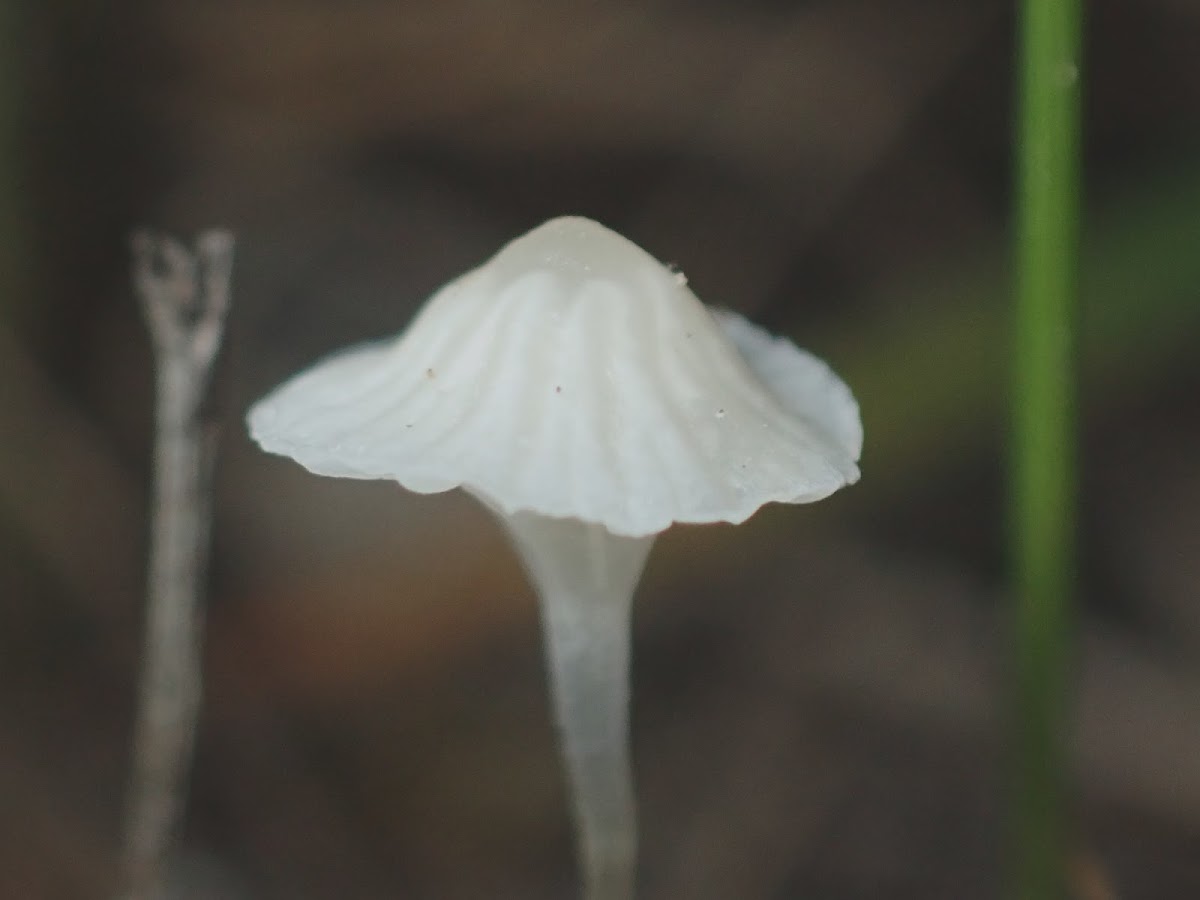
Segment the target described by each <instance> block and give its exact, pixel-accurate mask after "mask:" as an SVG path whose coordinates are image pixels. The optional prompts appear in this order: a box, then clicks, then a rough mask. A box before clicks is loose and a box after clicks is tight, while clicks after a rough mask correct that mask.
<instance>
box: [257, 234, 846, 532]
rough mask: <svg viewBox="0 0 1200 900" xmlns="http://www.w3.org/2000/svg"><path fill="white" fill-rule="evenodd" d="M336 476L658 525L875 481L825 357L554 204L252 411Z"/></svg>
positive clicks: (718, 517) (640, 528)
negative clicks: (863, 469) (382, 331)
mask: <svg viewBox="0 0 1200 900" xmlns="http://www.w3.org/2000/svg"><path fill="white" fill-rule="evenodd" d="M249 425H250V433H251V435H252V437H253V438H254V439H255V440H256V441H257V442H258V443H259V444H260V445H261V446H262V448H263V449H264V450H267V451H268V452H271V453H277V454H281V455H284V456H290V457H291V458H293V459H295V460H296V461H297V462H299V463H300V464H301V465H303V466H304V467H305V468H307V469H309V470H310V471H312V472H315V473H317V474H320V475H332V476H341V477H349V478H383V479H391V480H394V481H397V482H399V483H400V484H402V485H403V486H404V487H406V488H408V489H409V490H412V491H416V492H419V493H434V492H438V491H446V490H450V489H451V488H455V487H463V488H465V489H466V490H468V491H470V492H472V493H474V494H476V495H478V496H479V497H480V498H481V499H482V500H484V502H486V503H487V504H488V505H489V506H491V507H493V508H495V509H498V510H499V511H500V512H502V513H506V514H513V513H517V512H532V513H537V514H541V515H545V516H552V517H563V518H576V519H581V520H583V521H587V522H596V523H600V524H602V525H604V526H605V527H606V528H607V529H608V530H609V531H611V532H613V533H614V534H620V535H627V536H643V535H649V534H653V533H656V532H659V531H662V530H664V529H666V528H667V527H668V526H669V525H670V524H671V523H672V522H716V521H726V522H735V523H736V522H741V521H744V520H745V519H747V518H748V517H749V516H750V515H752V514H753V513H754V512H755V510H757V509H758V508H759V507H760V506H762V505H763V504H764V503H769V502H772V501H778V502H783V503H807V502H810V501H814V500H820V499H821V498H823V497H826V496H828V495H829V494H831V493H833V492H834V491H836V490H837V489H838V488H840V487H842V486H843V485H846V484H851V483H853V482H855V481H857V480H858V477H859V472H858V467H857V465H856V463H857V461H858V457H859V453H860V451H861V449H862V425H861V423H860V420H859V413H858V405H857V404H856V403H855V401H854V398H853V396H852V395H851V393H850V390H849V388H847V387H846V385H845V384H844V383H842V381H841V380H839V379H838V377H837V376H836V375H834V374H833V372H832V371H830V369H829V367H828V366H826V365H825V363H823V362H821V361H820V360H819V359H817V358H816V357H814V356H812V355H811V354H809V353H806V352H805V351H803V350H800V349H799V348H797V347H796V346H795V345H793V344H792V343H791V342H790V341H788V340H786V339H783V338H776V337H773V336H772V335H770V334H768V333H767V332H765V331H763V330H762V329H760V328H758V327H757V326H754V325H752V324H750V323H749V322H747V321H746V320H745V319H743V318H741V317H740V316H738V315H736V314H734V313H731V312H728V311H714V310H710V309H709V308H707V307H706V306H704V304H702V303H701V302H700V301H699V300H698V299H697V298H696V296H695V295H694V294H693V293H692V292H691V290H690V289H689V288H688V287H687V282H686V279H685V278H684V277H683V276H682V275H681V274H679V273H678V272H675V271H672V270H671V269H669V268H667V267H666V266H664V265H663V264H662V263H660V262H658V261H657V260H656V259H654V258H653V257H652V256H650V255H649V254H648V253H646V252H645V251H644V250H642V249H641V248H640V247H638V246H637V245H635V244H633V243H632V242H630V241H629V240H627V239H625V238H624V237H622V236H620V235H618V234H616V233H615V232H613V231H610V230H609V229H607V228H605V227H604V226H602V225H600V224H598V223H596V222H593V221H591V220H589V219H584V218H577V217H564V218H558V219H553V220H551V221H549V222H547V223H545V224H544V225H541V226H540V227H538V228H535V229H534V230H533V231H531V232H529V233H528V234H526V235H524V236H522V237H519V238H517V239H516V240H514V241H512V242H511V243H510V244H508V245H507V246H505V247H504V248H503V249H501V250H500V252H499V253H497V254H496V256H494V257H493V258H492V259H491V260H490V261H488V262H487V263H485V264H484V265H483V266H481V267H480V268H478V269H475V270H473V271H471V272H468V273H467V274H465V275H463V276H461V277H460V278H458V279H456V280H455V281H452V282H450V283H449V284H447V285H446V286H445V287H443V288H441V289H440V290H439V291H437V293H435V294H434V295H433V297H431V298H430V300H429V301H428V302H427V304H426V305H425V307H424V308H423V309H422V311H421V312H420V313H419V314H418V316H417V318H416V319H415V320H414V322H413V323H412V325H411V326H410V327H409V328H408V330H407V331H405V332H404V333H403V334H402V335H400V336H399V338H396V339H394V340H389V341H385V342H377V343H372V344H367V345H363V346H359V347H355V348H351V349H350V350H347V351H344V352H342V353H340V354H337V355H335V356H333V357H331V358H329V359H327V360H325V361H323V362H320V363H318V364H317V365H316V366H314V367H313V368H311V369H309V370H307V371H305V372H303V373H301V374H300V375H298V376H296V377H294V378H292V379H291V380H290V381H288V382H286V383H285V384H283V385H282V386H281V387H279V388H277V389H276V390H275V391H274V392H272V393H271V394H269V395H268V396H267V397H265V398H264V399H263V400H261V401H260V402H259V403H257V404H256V405H255V406H254V407H253V408H252V409H251V411H250V414H249Z"/></svg>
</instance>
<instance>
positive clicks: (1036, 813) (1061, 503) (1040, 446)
mask: <svg viewBox="0 0 1200 900" xmlns="http://www.w3.org/2000/svg"><path fill="white" fill-rule="evenodd" d="M1081 13H1082V11H1081V8H1080V3H1079V0H1024V2H1023V3H1022V8H1021V33H1020V41H1021V60H1020V65H1021V85H1020V90H1021V95H1020V120H1019V137H1018V145H1017V229H1018V234H1017V258H1016V323H1015V358H1014V361H1013V364H1014V367H1013V374H1014V381H1013V396H1012V416H1013V422H1012V425H1013V432H1012V528H1013V531H1012V542H1013V565H1014V573H1015V588H1016V604H1017V605H1016V617H1015V618H1016V622H1015V634H1014V640H1015V658H1014V668H1015V672H1014V674H1015V677H1016V692H1017V698H1016V699H1017V735H1016V745H1015V750H1016V754H1017V767H1016V776H1017V784H1016V795H1015V800H1016V805H1015V820H1016V827H1017V835H1016V838H1017V846H1016V859H1015V873H1014V881H1015V885H1014V890H1015V896H1016V897H1018V898H1020V900H1061V898H1062V897H1064V896H1065V889H1066V882H1065V868H1066V867H1065V858H1066V843H1067V838H1066V833H1067V817H1068V811H1067V807H1068V797H1067V790H1066V783H1067V775H1066V770H1067V760H1066V757H1067V742H1068V728H1067V723H1068V721H1069V718H1070V715H1069V699H1068V697H1069V679H1070V671H1071V656H1072V653H1071V651H1072V646H1071V637H1072V632H1073V627H1072V619H1073V596H1072V595H1073V582H1074V560H1075V524H1074V518H1075V515H1074V513H1075V492H1076V471H1075V456H1076V430H1077V428H1076V410H1075V405H1076V403H1075V394H1076V331H1077V329H1076V312H1077V311H1076V300H1077V294H1078V265H1079V263H1078V256H1079V253H1078V243H1079V195H1078V194H1079V143H1080V138H1079V131H1080V125H1079V122H1080V112H1079V110H1080V101H1079V94H1080V72H1079V48H1080V19H1081Z"/></svg>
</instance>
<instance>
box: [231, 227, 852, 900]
mask: <svg viewBox="0 0 1200 900" xmlns="http://www.w3.org/2000/svg"><path fill="white" fill-rule="evenodd" d="M249 424H250V432H251V434H252V436H253V437H254V439H255V440H256V441H258V443H259V444H260V445H261V446H262V447H263V449H264V450H267V451H269V452H272V453H278V454H282V455H284V456H290V457H292V458H293V459H295V460H296V461H298V462H299V463H301V464H302V465H303V466H305V467H306V468H308V469H309V470H311V471H313V472H316V473H318V474H323V475H335V476H342V477H350V478H382V479H389V480H393V481H397V482H399V483H400V484H401V485H403V486H405V487H406V488H409V489H410V490H413V491H417V492H421V493H431V492H437V491H445V490H450V489H451V488H455V487H461V488H463V489H464V490H467V491H469V492H470V493H472V494H474V495H475V496H476V497H478V498H479V499H480V500H481V501H482V502H483V503H484V504H486V505H487V507H488V508H489V509H491V510H492V511H493V512H494V513H495V514H496V515H497V517H498V518H499V519H500V520H501V521H502V522H503V523H504V525H505V527H506V528H507V530H508V533H509V534H510V536H511V537H512V540H513V543H514V545H515V547H516V549H517V551H518V553H519V554H520V556H521V559H522V561H523V563H524V565H525V568H526V570H527V571H528V573H529V576H530V579H531V581H532V582H533V585H534V587H535V588H536V590H537V592H538V595H539V598H540V601H541V610H542V619H543V625H544V634H545V639H546V654H547V661H548V665H549V669H550V677H551V685H552V694H553V697H554V703H555V708H556V718H557V721H558V726H559V729H560V734H561V738H562V742H563V748H564V754H565V757H566V763H567V769H568V775H569V781H570V786H571V788H572V797H573V802H574V812H575V821H576V826H577V830H578V835H579V841H580V851H581V852H580V855H581V861H582V864H583V868H584V884H585V896H586V897H587V898H589V900H627V898H630V897H632V896H633V881H634V860H635V844H636V817H635V811H634V801H633V788H632V777H631V774H630V765H629V734H628V731H629V727H628V707H629V638H630V605H631V598H632V595H633V592H634V589H635V587H636V585H637V582H638V580H639V578H640V575H641V571H642V567H643V565H644V563H645V560H646V556H647V555H648V553H649V551H650V547H651V545H652V544H653V541H654V538H655V536H656V535H657V534H658V533H659V532H661V531H663V530H664V529H666V528H667V527H668V526H670V525H671V523H672V522H718V521H725V522H741V521H744V520H745V519H746V518H748V517H749V516H750V515H752V514H753V513H754V512H755V510H757V509H758V508H759V507H760V506H762V505H763V504H764V503H768V502H771V501H778V502H783V503H806V502H810V501H814V500H820V499H821V498H823V497H826V496H828V495H829V494H831V493H833V492H834V491H836V490H837V489H838V488H840V487H842V486H843V485H846V484H851V483H853V482H854V481H857V480H858V477H859V472H858V467H857V465H856V464H857V461H858V457H859V452H860V450H861V447H862V426H861V424H860V421H859V414H858V406H857V404H856V403H855V401H854V398H853V396H852V395H851V393H850V391H849V389H848V388H847V387H846V385H845V384H843V383H842V382H841V381H840V380H839V379H838V378H837V376H836V375H834V374H833V372H831V371H830V369H829V368H828V367H827V366H826V365H825V364H824V363H823V362H821V361H820V360H819V359H817V358H816V357H814V356H812V355H810V354H808V353H806V352H805V351H803V350H800V349H798V348H797V347H795V346H794V345H793V344H791V343H790V342H789V341H787V340H785V339H782V338H775V337H772V336H771V335H769V334H767V333H766V332H765V331H763V330H761V329H759V328H757V327H756V326H754V325H751V324H750V323H749V322H747V321H746V320H744V319H742V318H741V317H740V316H737V315H735V314H734V313H731V312H725V311H713V310H710V309H708V308H707V307H705V306H704V305H703V304H702V303H701V302H700V301H699V300H698V299H697V298H696V296H695V295H694V294H693V293H692V292H691V290H689V288H688V287H687V282H686V279H685V278H684V277H683V276H682V275H681V274H679V273H678V272H675V271H672V270H671V269H668V268H667V267H666V266H664V265H663V264H661V263H660V262H658V261H657V260H655V259H654V258H653V257H651V256H650V255H649V254H647V253H646V252H645V251H643V250H642V249H641V248H639V247H637V246H636V245H635V244H633V243H631V242H630V241H628V240H626V239H625V238H623V237H621V236H620V235H618V234H616V233H614V232H612V231H610V230H608V229H607V228H605V227H603V226H602V225H599V224H597V223H596V222H593V221H590V220H588V219H583V218H574V217H566V218H559V219H554V220H552V221H550V222H547V223H546V224H544V225H542V226H540V227H538V228H535V229H534V230H533V231H531V232H529V233H528V234H526V235H524V236H522V237H520V238H517V239H516V240H515V241H513V242H512V243H510V244H508V245H507V246H506V247H504V248H503V249H502V250H500V252H499V253H498V254H496V256H494V257H493V258H492V259H491V260H490V261H488V262H487V263H485V264H484V265H483V266H481V267H480V268H478V269H475V270H474V271H471V272H468V273H467V274H466V275H463V276H462V277H460V278H458V279H457V280H455V281H452V282H451V283H450V284H448V285H446V286H445V287H443V288H442V289H441V290H439V291H438V292H437V293H436V294H434V295H433V297H432V298H431V299H430V300H429V301H428V303H427V304H426V306H425V307H424V309H423V310H422V311H421V313H420V314H419V315H418V317H417V318H416V320H415V321H414V322H413V324H412V325H411V326H410V327H409V328H408V330H407V331H405V332H404V333H403V334H402V335H400V337H399V338H396V339H395V340H391V341H386V342H383V343H375V344H369V345H366V346H362V347H358V348H353V349H351V350H349V351H346V352H344V353H342V354H340V355H337V356H335V357H333V358H331V359H329V360H327V361H325V362H322V363H319V364H318V365H316V366H315V367H314V368H312V369H310V370H308V371H306V372H304V373H302V374H300V375H298V376H296V377H295V378H293V379H292V380H290V381H288V382H287V383H286V384H284V385H283V386H282V387H280V388H278V389H277V390H275V391H274V392H273V393H272V394H270V395H269V396H267V397H266V398H265V399H263V400H262V401H260V402H259V403H258V404H257V405H255V407H254V408H253V409H252V410H251V411H250V416H249Z"/></svg>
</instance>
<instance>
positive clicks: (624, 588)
mask: <svg viewBox="0 0 1200 900" xmlns="http://www.w3.org/2000/svg"><path fill="white" fill-rule="evenodd" d="M505 523H506V525H507V526H508V529H509V532H510V534H511V535H512V537H513V540H514V543H515V544H516V547H517V550H518V552H519V554H520V556H521V559H522V561H523V562H524V564H525V568H526V571H527V572H528V573H529V576H530V579H531V581H532V582H533V584H534V586H535V587H536V589H537V592H538V595H539V599H540V608H541V614H542V627H543V638H544V640H545V649H546V662H547V666H548V668H549V671H550V690H551V695H552V698H553V702H554V711H555V719H556V721H557V725H558V730H559V736H560V740H561V741H562V752H563V756H564V758H565V761H566V767H567V778H568V784H569V787H570V791H571V799H572V807H573V812H574V816H575V828H576V833H577V840H578V852H579V856H580V864H581V866H582V869H583V882H584V894H583V896H584V898H585V900H631V898H632V897H633V895H634V878H635V871H636V863H637V811H636V807H635V803H634V796H633V773H632V769H631V766H630V750H629V649H630V632H631V611H632V600H633V592H634V590H635V588H636V587H637V583H638V580H639V578H640V577H641V573H642V568H643V566H644V565H645V563H646V556H647V555H648V554H649V552H650V548H651V546H652V545H653V544H654V537H655V536H654V535H649V536H647V537H640V538H630V537H622V536H619V535H615V534H612V533H611V532H609V531H608V530H607V529H605V528H604V527H603V526H602V525H596V524H591V523H585V522H581V521H579V520H577V519H551V518H547V517H544V516H537V515H532V514H527V513H519V514H517V515H514V516H506V517H505Z"/></svg>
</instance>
